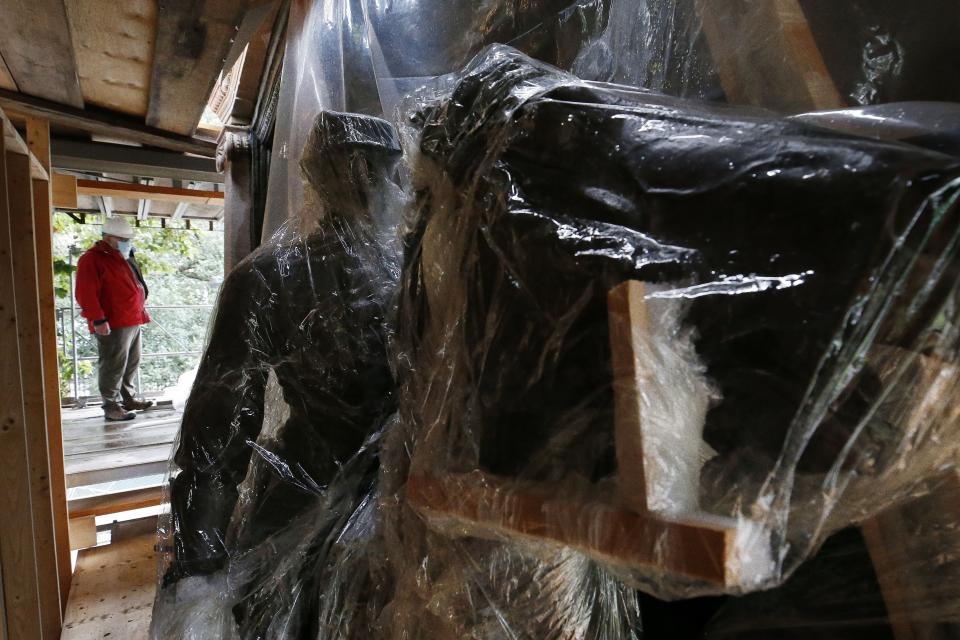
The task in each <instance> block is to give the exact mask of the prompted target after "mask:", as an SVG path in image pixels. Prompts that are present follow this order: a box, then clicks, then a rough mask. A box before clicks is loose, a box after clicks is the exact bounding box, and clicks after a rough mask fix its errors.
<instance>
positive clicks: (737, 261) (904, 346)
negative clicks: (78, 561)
mask: <svg viewBox="0 0 960 640" xmlns="http://www.w3.org/2000/svg"><path fill="white" fill-rule="evenodd" d="M417 119H418V122H419V123H420V124H421V126H422V136H421V138H420V141H419V142H420V153H421V155H420V156H419V157H418V158H417V160H416V164H415V181H416V186H415V191H416V193H417V198H416V202H415V204H414V216H413V218H412V221H411V228H412V232H411V235H410V236H409V237H408V239H407V252H406V263H405V268H404V274H403V286H402V298H401V300H402V304H401V309H400V317H399V320H398V329H399V331H400V333H401V335H403V336H404V345H405V347H406V351H405V354H406V357H407V358H409V362H408V365H409V371H408V375H407V378H406V380H405V384H406V386H404V387H403V391H402V393H401V395H400V398H401V415H402V416H403V418H404V420H406V421H408V422H409V429H410V431H409V437H410V438H411V442H409V443H407V444H406V445H405V449H406V450H409V451H411V452H412V454H411V462H410V465H411V470H410V479H409V481H408V484H407V486H406V494H405V496H406V498H407V499H408V500H409V501H411V503H412V505H413V507H414V508H415V509H416V510H417V511H418V512H419V513H420V514H421V515H423V516H424V517H425V518H426V521H427V522H428V523H430V524H431V526H433V527H434V528H435V529H436V530H438V531H441V532H443V533H444V534H446V535H448V536H456V535H463V536H470V537H477V536H481V537H489V538H491V539H495V540H500V541H503V542H506V543H513V542H518V541H521V540H523V541H529V540H530V539H531V538H533V539H538V540H540V541H542V542H543V543H544V544H560V545H561V546H572V547H575V548H577V549H579V550H580V551H581V552H583V553H585V554H586V555H588V556H590V557H592V558H594V559H595V560H597V561H598V562H601V563H602V564H604V565H605V566H606V567H607V568H608V569H609V570H610V571H612V572H615V573H616V574H617V575H618V576H620V577H621V578H622V579H623V580H625V581H627V582H628V583H630V584H633V585H635V586H636V587H638V588H640V589H642V590H643V591H645V592H647V593H650V594H653V595H656V596H659V597H661V598H667V599H674V598H686V597H691V596H697V595H707V594H717V593H742V592H748V591H753V590H756V589H759V588H768V587H771V586H774V585H776V584H779V583H780V582H782V581H783V580H784V579H785V578H786V577H788V576H789V575H790V574H791V573H792V572H793V570H794V569H795V568H796V567H797V566H799V564H800V563H801V562H802V561H803V560H805V559H806V558H808V557H809V556H810V555H811V554H812V553H813V552H814V551H815V550H816V548H817V547H818V546H819V544H820V543H821V542H822V541H823V540H824V539H825V537H826V536H827V535H829V534H830V533H831V532H833V531H836V530H839V529H842V528H844V527H846V526H849V525H851V524H855V523H859V522H861V521H863V520H865V519H868V518H870V517H872V516H873V515H875V514H876V513H878V512H880V511H882V510H883V509H885V508H886V507H888V506H890V505H891V504H894V503H896V502H897V501H899V500H902V499H904V498H906V497H908V496H910V495H912V494H913V492H915V491H918V490H922V488H923V486H924V483H925V482H926V481H927V479H928V478H929V477H930V476H932V475H935V474H937V473H939V470H941V469H943V468H945V467H950V466H952V465H954V464H955V463H956V460H957V442H958V441H957V429H958V428H960V423H958V416H957V414H956V411H955V409H954V407H955V399H956V398H957V392H958V389H957V385H958V384H960V377H958V376H957V370H956V364H955V363H956V361H957V345H958V343H957V338H958V324H957V321H958V315H957V312H958V309H957V302H958V300H957V292H958V289H957V283H958V264H960V263H958V256H957V248H958V241H960V238H958V233H960V226H958V222H960V209H958V207H957V200H958V197H960V164H958V163H957V161H955V160H954V159H952V158H950V157H948V156H945V155H941V154H938V153H934V152H929V151H926V150H923V149H920V148H917V147H913V146H908V145H903V144H898V143H891V142H881V141H874V140H867V139H862V138H855V137H850V136H844V135H840V134H834V133H830V132H828V131H826V130H823V129H818V128H814V127H810V126H807V125H805V124H802V123H800V122H792V121H789V120H778V119H773V118H770V117H763V116H757V115H749V114H748V115H744V114H741V113H738V112H736V111H731V110H729V109H726V108H723V109H721V108H713V107H707V106H704V105H702V104H696V103H689V102H683V101H680V100H677V99H672V98H665V97H662V96H655V95H651V94H647V93H643V92H637V91H633V90H629V89H625V88H622V87H616V86H602V85H599V84H597V83H592V84H585V83H583V82H581V81H579V80H577V79H576V78H573V77H571V76H569V75H566V74H564V73H561V72H558V71H556V70H554V69H551V68H549V67H546V66H544V65H542V64H540V63H536V62H533V61H532V60H530V59H529V58H526V57H524V56H522V55H521V54H519V53H517V52H515V51H513V50H510V49H507V48H496V47H495V48H492V49H489V50H487V51H486V52H485V53H484V54H483V55H481V56H479V57H478V58H477V59H476V60H475V61H474V62H473V63H472V64H471V65H470V66H469V67H468V68H467V69H466V71H465V72H464V73H463V75H462V76H461V78H460V81H459V83H458V84H457V86H456V88H455V90H454V91H453V93H452V95H451V96H450V97H449V98H448V99H442V100H440V101H438V102H436V103H434V104H431V105H428V106H426V107H424V108H423V109H422V110H421V112H420V113H419V115H418V118H417ZM627 282H632V283H633V285H632V286H631V287H630V288H628V289H627V290H626V292H625V293H623V292H622V291H621V290H622V289H623V283H627ZM665 305H666V306H665ZM624 323H626V327H625V328H624V326H623V325H624ZM700 434H702V436H701V435H700Z"/></svg>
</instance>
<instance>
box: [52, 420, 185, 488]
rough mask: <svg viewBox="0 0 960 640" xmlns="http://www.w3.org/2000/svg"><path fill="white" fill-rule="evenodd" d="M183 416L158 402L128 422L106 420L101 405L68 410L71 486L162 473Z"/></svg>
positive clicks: (67, 466) (65, 441)
mask: <svg viewBox="0 0 960 640" xmlns="http://www.w3.org/2000/svg"><path fill="white" fill-rule="evenodd" d="M181 416H182V414H181V412H180V411H178V410H176V409H173V408H160V409H154V410H151V411H144V412H141V413H140V414H139V415H138V416H137V419H136V420H131V421H129V422H107V421H105V420H104V419H103V411H102V410H101V409H100V407H88V408H84V409H71V410H64V412H63V450H64V463H65V470H66V476H67V487H80V486H85V485H90V484H97V483H101V482H110V481H113V480H126V479H129V478H137V477H142V476H148V475H153V474H160V473H164V472H165V471H166V470H167V461H168V460H169V458H170V453H171V450H172V448H173V441H174V438H175V437H176V435H177V430H178V429H179V428H180V419H181Z"/></svg>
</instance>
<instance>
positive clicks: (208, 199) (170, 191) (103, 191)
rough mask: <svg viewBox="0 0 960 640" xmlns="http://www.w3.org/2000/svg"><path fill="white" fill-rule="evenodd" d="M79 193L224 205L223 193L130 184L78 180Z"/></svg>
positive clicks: (83, 194)
mask: <svg viewBox="0 0 960 640" xmlns="http://www.w3.org/2000/svg"><path fill="white" fill-rule="evenodd" d="M77 193H78V194H79V195H82V196H101V197H114V198H130V199H132V200H157V201H160V202H190V203H193V204H223V197H224V196H223V192H222V191H201V190H199V189H182V188H177V187H159V186H148V185H145V184H131V183H128V182H106V181H103V180H77Z"/></svg>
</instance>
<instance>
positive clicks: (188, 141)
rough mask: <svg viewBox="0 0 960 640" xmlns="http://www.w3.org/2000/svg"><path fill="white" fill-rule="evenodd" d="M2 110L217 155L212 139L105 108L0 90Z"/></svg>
mask: <svg viewBox="0 0 960 640" xmlns="http://www.w3.org/2000/svg"><path fill="white" fill-rule="evenodd" d="M0 109H4V110H8V111H16V112H19V113H22V114H24V115H29V116H34V117H38V118H45V119H47V120H49V121H50V124H53V125H57V126H62V127H70V128H73V129H80V130H81V131H89V132H90V133H96V134H99V135H103V136H109V137H112V138H119V139H122V140H128V141H130V142H137V143H139V144H144V145H149V146H152V147H159V148H161V149H169V150H171V151H180V152H182V153H193V154H196V155H201V156H207V157H214V156H216V153H217V144H216V143H215V142H214V141H212V140H204V139H202V138H194V137H191V136H184V135H180V134H177V133H171V132H169V131H162V130H160V129H156V128H154V127H148V126H146V125H144V124H143V122H142V121H140V120H139V119H137V118H133V117H130V116H124V115H123V114H119V113H114V112H112V111H106V110H103V109H96V108H92V107H88V108H87V109H76V108H73V107H68V106H66V105H61V104H57V103H55V102H50V101H49V100H43V99H41V98H33V97H30V96H26V95H23V94H21V93H15V92H13V91H6V90H4V89H0Z"/></svg>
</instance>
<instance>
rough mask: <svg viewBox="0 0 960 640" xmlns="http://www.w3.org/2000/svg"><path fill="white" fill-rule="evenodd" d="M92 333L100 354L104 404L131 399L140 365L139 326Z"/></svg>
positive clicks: (115, 403)
mask: <svg viewBox="0 0 960 640" xmlns="http://www.w3.org/2000/svg"><path fill="white" fill-rule="evenodd" d="M94 335H96V336H97V346H98V348H99V354H100V360H99V377H98V380H99V383H100V396H101V397H102V398H103V406H104V407H107V406H111V405H119V404H120V403H121V402H127V401H130V400H133V399H134V398H135V395H134V391H135V386H134V383H135V382H136V376H137V369H138V368H139V367H140V327H122V328H120V329H113V330H112V331H111V332H110V335H108V336H101V335H98V334H94Z"/></svg>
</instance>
